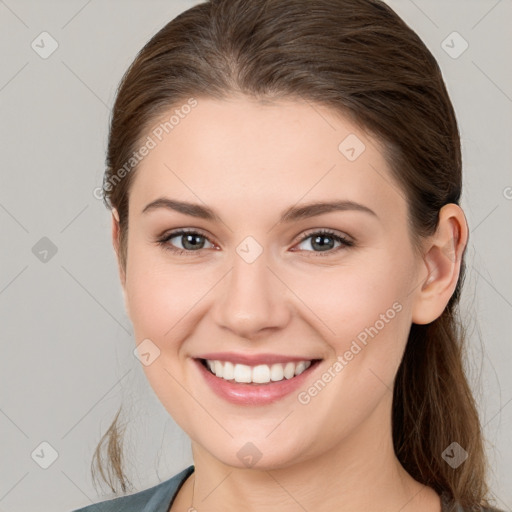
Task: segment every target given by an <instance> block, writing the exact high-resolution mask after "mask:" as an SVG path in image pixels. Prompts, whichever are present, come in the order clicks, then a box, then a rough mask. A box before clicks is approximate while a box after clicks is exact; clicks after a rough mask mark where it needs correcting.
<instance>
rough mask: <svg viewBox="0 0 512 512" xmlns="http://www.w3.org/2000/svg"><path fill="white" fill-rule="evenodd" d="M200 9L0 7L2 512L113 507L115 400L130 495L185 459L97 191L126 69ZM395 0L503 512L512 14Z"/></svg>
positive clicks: (509, 422) (511, 498)
mask: <svg viewBox="0 0 512 512" xmlns="http://www.w3.org/2000/svg"><path fill="white" fill-rule="evenodd" d="M194 3H196V2H194V1H184V0H182V1H177V0H172V1H171V0H167V1H152V2H143V1H142V0H139V1H135V0H131V1H128V0H122V1H121V0H108V1H105V0H104V1H100V0H89V1H87V0H67V1H55V0H54V1H36V0H33V1H27V0H0V48H1V50H0V51H1V54H2V60H1V63H2V65H1V69H0V108H1V125H0V130H1V132H0V141H1V156H2V162H1V171H0V177H1V178H0V179H1V182H0V222H1V237H2V238H1V239H2V251H1V261H0V311H1V321H0V333H1V343H2V345H1V347H2V355H1V358H0V361H1V362H0V365H1V389H2V394H1V403H0V432H1V437H0V442H1V450H2V451H1V459H2V467H1V473H0V512H16V511H26V510H32V509H34V510H39V511H52V512H59V511H62V512H65V511H69V510H71V509H73V508H77V507H78V506H83V505H86V504H89V503H92V502H96V501H99V500H100V499H106V498H107V497H110V495H109V494H108V493H107V491H108V489H106V488H105V493H104V494H102V495H100V496H98V494H97V493H96V491H95V489H94V487H93V485H92V481H91V478H90V474H89V466H90V461H91V457H92V453H93V450H94V448H95V446H96V444H97V443H98V441H99V439H100V437H101V435H102V434H103V433H104V432H105V430H106V428H107V427H108V426H109V425H110V422H111V420H112V419H113V415H114V413H115V412H116V411H117V408H118V406H119V404H120V403H121V402H124V403H125V404H127V405H128V406H129V407H131V409H130V411H129V412H130V414H129V417H131V418H132V419H131V422H130V423H129V425H128V427H127V442H126V448H127V449H126V454H127V457H128V460H127V470H128V474H129V476H130V479H131V480H132V482H133V483H134V485H135V487H136V488H137V489H143V488H147V487H150V486H152V485H155V484H156V483H158V482H159V481H161V480H164V479H167V478H169V477H170V476H172V475H173V474H175V473H176V472H177V471H179V470H181V469H182V468H184V467H185V466H186V465H188V464H190V463H191V462H192V459H191V456H190V447H189V442H188V438H187V437H186V435H185V434H184V433H183V432H182V431H181V430H180V429H179V428H178V427H177V426H176V425H175V423H174V422H173V421H172V419H171V418H170V417H169V415H168V414H167V412H166V411H165V409H164V408H163V406H161V404H160V402H159V401H158V399H157V398H156V396H154V393H153V391H152V389H151V388H150V386H149V384H148V383H147V381H146V379H145V376H144V373H143V371H142V368H141V366H140V363H139V361H138V360H137V359H136V358H135V357H134V355H133V352H132V351H133V349H134V346H135V345H134V340H133V338H132V328H131V324H130V321H129V319H128V317H127V316H126V313H125V311H124V305H123V299H122V292H121V287H120V284H119V282H118V273H117V267H116V263H115V259H114V252H113V249H112V246H111V240H110V214H109V212H108V211H107V210H106V209H105V208H104V206H103V204H102V202H101V201H99V200H98V199H96V198H95V197H94V195H93V190H94V189H95V188H96V187H98V186H100V184H101V179H102V173H103V166H104V152H105V147H106V137H107V128H108V120H109V113H110V106H111V105H112V102H113V99H114V93H115V89H116V87H117V84H118V82H119V79H120V78H121V76H122V73H123V72H124V71H125V69H126V68H127V67H128V65H129V64H130V62H131V61H132V59H133V58H134V56H135V54H136V52H137V51H138V50H139V49H140V48H141V47H142V45H143V44H144V43H145V42H146V41H147V40H148V39H149V38H150V37H151V36H152V35H153V34H154V33H155V32H156V31H157V30H158V29H159V28H161V27H162V26H163V25H164V24H165V23H166V22H167V21H169V20H170V19H171V18H173V17H174V16H175V15H177V14H178V13H179V12H180V11H182V10H184V9H186V8H188V7H190V6H192V5H193V4H194ZM389 3H390V5H391V6H392V7H393V8H394V9H395V10H396V11H397V12H398V14H400V15H401V16H402V17H403V18H404V19H405V21H406V22H407V23H409V24H410V25H411V26H412V28H413V29H414V30H416V31H417V32H418V34H419V35H420V37H422V39H423V40H424V41H425V42H426V44H427V45H428V46H429V48H430V49H431V51H432V52H433V53H434V55H435V56H436V57H437V59H438V61H439V63H440V66H441V68H442V70H443V74H444V76H445V80H446V82H447V85H448V89H449V91H450V93H451V95H452V99H453V103H454V106H455V110H456V112H457V115H458V120H459V123H460V129H461V135H462V142H463V157H464V171H465V189H464V196H463V202H462V206H463V208H464V210H465V212H466V216H467V219H468V222H469V227H470V239H469V248H468V252H467V256H468V260H467V261H468V274H467V279H466V285H465V289H464V294H463V306H464V311H463V312H464V318H465V319H466V322H467V324H468V326H469V329H468V330H469V333H470V344H469V348H468V355H469V371H470V376H471V382H472V385H473V387H474V389H475V393H476V396H477V398H478V401H479V407H480V411H481V415H482V423H483V425H484V431H485V435H486V439H487V442H488V448H489V457H490V463H491V468H492V474H491V478H492V480H491V484H492V489H493V491H494V492H495V494H496V497H497V503H498V505H499V506H500V507H501V508H502V509H504V510H512V477H511V473H512V436H511V432H512V428H511V427H512V403H511V402H512V372H511V371H510V369H511V367H512V365H511V363H512V343H511V335H510V324H509V322H510V318H511V315H512V272H511V266H510V262H511V261H512V232H511V226H512V222H511V221H512V173H511V168H510V164H511V161H512V158H511V156H512V155H511V145H512V144H511V135H512V126H511V124H512V123H511V119H512V116H511V113H512V112H511V111H512V73H511V67H510V48H511V42H512V41H511V40H512V36H511V31H510V28H509V27H510V23H511V21H512V3H511V1H510V0H501V1H496V0H492V1H491V0H489V1H487V0H472V1H470V0H458V1H440V0H437V1H432V0H429V1H426V0H415V1H412V0H389ZM43 31H46V32H48V33H49V34H51V37H52V38H53V39H54V40H56V41H57V43H58V48H57V49H56V51H55V52H54V53H53V54H51V55H50V56H48V57H47V58H45V59H43V58H42V57H41V56H40V53H37V52H36V51H35V50H34V49H33V48H32V47H31V43H32V41H34V40H35V43H34V44H39V48H38V51H39V52H42V51H43V50H44V51H48V50H49V49H51V41H50V39H48V36H41V37H44V38H46V39H44V42H43V43H41V37H39V35H40V34H41V32H43ZM454 31H456V32H458V33H459V34H460V35H461V36H462V38H463V40H465V41H467V43H468V45H469V46H468V48H467V49H466V51H464V52H463V53H462V54H461V55H459V56H457V58H454V56H456V54H457V53H459V52H460V51H461V50H462V49H463V47H464V46H463V45H464V41H463V40H462V39H460V38H459V37H458V36H453V35H452V36H450V37H448V36H449V35H450V34H452V32H454ZM447 37H448V39H447ZM443 41H445V43H443ZM43 44H44V48H42V46H43ZM450 52H451V55H449V53H450ZM43 237H47V238H48V239H49V240H50V241H51V244H53V245H51V244H49V242H48V240H43V241H41V239H42V238H43ZM34 246H35V249H34ZM52 247H54V249H53V250H55V248H56V249H57V252H56V253H55V254H53V252H52ZM44 250H47V251H48V252H47V253H45V252H44ZM41 443H48V444H43V445H41ZM52 454H53V458H55V456H57V458H56V459H55V460H54V461H53V460H52ZM50 463H51V464H50ZM41 465H43V466H45V465H48V467H47V469H43V467H41Z"/></svg>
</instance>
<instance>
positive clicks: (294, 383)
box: [194, 359, 320, 405]
mask: <svg viewBox="0 0 512 512" xmlns="http://www.w3.org/2000/svg"><path fill="white" fill-rule="evenodd" d="M194 362H195V363H196V365H197V366H198V368H199V371H200V373H201V375H202V376H203V378H204V379H205V381H206V383H207V384H208V385H209V386H210V388H211V389H212V390H213V392H214V393H216V394H217V395H218V396H220V397H221V398H223V399H224V400H227V401H228V402H231V403H233V404H236V405H266V404H271V403H273V402H277V401H278V400H280V399H281V398H284V397H285V396H287V395H289V394H291V393H293V392H294V391H297V390H298V389H299V388H300V387H301V386H304V383H305V381H306V379H307V378H308V377H309V375H310V374H311V371H312V370H314V369H315V368H316V367H317V366H318V364H319V363H320V361H314V362H312V363H311V365H310V366H309V367H308V368H306V370H304V371H303V372H302V373H301V374H300V375H297V376H295V377H293V378H291V379H283V380H280V381H277V382H273V381H270V382H269V383H267V384H248V383H238V382H234V381H227V380H224V379H222V378H220V377H217V376H216V375H214V374H213V373H211V372H210V371H209V370H207V369H206V368H205V366H204V365H203V364H202V363H201V361H199V360H198V359H194Z"/></svg>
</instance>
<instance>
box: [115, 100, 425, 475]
mask: <svg viewBox="0 0 512 512" xmlns="http://www.w3.org/2000/svg"><path fill="white" fill-rule="evenodd" d="M174 111H175V109H172V111H170V112H169V115H167V116H165V119H164V120H163V121H162V123H163V122H165V120H167V121H168V120H169V118H170V116H171V115H173V113H174ZM184 111H186V112H189V111H190V112H189V113H188V114H186V115H185V114H183V112H184ZM181 112H182V114H181V116H179V122H177V123H176V124H174V125H173V126H172V128H169V126H171V125H166V128H167V132H166V130H165V129H163V128H162V126H163V125H160V126H159V123H157V124H156V125H155V129H154V130H153V131H152V132H151V133H148V134H146V135H145V136H144V137H143V142H144V143H146V146H147V147H148V148H149V149H148V151H147V152H146V153H147V155H146V156H145V157H144V158H143V159H142V161H141V162H140V164H139V168H138V170H137V173H136V175H135V176H134V178H135V179H134V182H133V184H132V188H131V190H130V203H129V235H128V245H127V267H126V274H125V281H124V283H123V285H124V289H125V299H126V306H127V310H128V313H129V316H130V318H131V320H132V322H133V327H134V332H135V338H136V343H137V345H139V344H141V343H142V344H141V345H140V353H141V357H142V361H143V363H144V364H143V368H144V371H145V373H146V376H147V378H148V379H149V382H150V384H151V386H152V388H153V389H154V391H155V393H156V394H157V396H158V398H159V399H160V401H161V402H162V404H163V405H164V407H165V408H166V409H167V410H168V412H169V413H170V414H171V415H172V417H173V418H174V419H175V421H176V422H177V423H178V424H179V425H180V426H181V427H182V428H183V430H184V431H185V432H186V433H187V434H188V435H189V436H190V438H191V439H192V441H193V444H194V447H195V449H197V450H199V451H201V452H202V453H203V454H205V456H207V457H212V456H213V457H214V458H215V459H217V460H218V461H220V462H222V463H225V464H229V465H232V466H237V467H246V466H252V465H253V464H256V466H257V467H262V468H263V467H264V468H275V467H279V466H281V467H284V466H287V465H290V464H292V463H298V462H302V461H305V460H306V459H310V458H312V457H315V456H321V455H322V456H325V455H326V454H333V455H334V454H336V453H337V454H339V453H340V452H339V450H344V453H345V454H347V453H348V452H349V451H350V450H356V449H358V450H361V449H362V448H361V447H362V446H366V445H365V443H364V441H365V440H371V443H367V445H368V446H370V445H372V443H375V442H379V440H380V439H382V438H383V437H384V436H389V422H390V416H389V414H390V408H391V399H392V392H391V390H392V387H393V379H394V376H395V374H396V371H397V368H398V365H399V363H400V359H401V356H402V353H403V351H404V348H405V344H406V340H407V335H408V333H409V329H410V326H411V322H412V321H413V314H412V311H413V303H414V299H415V296H416V293H417V290H418V285H419V284H420V279H421V275H423V274H422V269H423V270H424V267H422V262H421V259H420V260H419V259H418V257H417V256H415V254H414V253H413V249H412V245H411V241H410V238H409V235H408V228H407V208H406V202H405V198H404V195H403V193H402V191H401V190H400V189H399V187H398V186H397V185H396V184H395V183H394V182H393V180H392V178H391V174H390V170H389V167H388V165H387V164H386V162H385V160H384V158H383V156H382V154H381V152H380V150H379V148H378V146H377V145H376V143H375V141H372V140H371V139H370V138H369V137H368V136H367V135H366V134H365V133H364V132H362V131H361V130H360V129H358V128H356V126H355V125H353V124H351V123H350V122H349V121H348V120H347V119H345V118H342V117H340V116H339V115H334V114H333V113H332V112H331V111H329V110H328V109H326V108H324V107H320V106H318V105H314V104H310V103H305V102H299V101H292V100H289V101H283V100H280V101H279V102H277V103H274V104H262V103H259V102H257V101H256V100H253V99H248V98H246V97H232V98H230V99H229V100H226V101H220V100H213V99H206V98H198V99H197V106H195V108H191V109H183V110H182V111H181ZM174 121H176V119H175V120H174ZM147 136H149V137H150V139H151V140H150V139H148V138H147ZM164 198H165V199H168V200H169V201H176V202H178V201H179V202H183V203H190V205H191V206H190V207H189V208H188V213H187V211H186V210H185V209H182V211H177V210H175V209H172V208H170V207H166V206H163V204H164V203H163V202H161V203H160V206H158V204H156V205H154V206H153V207H149V208H148V205H150V204H151V203H153V202H154V201H156V200H158V199H164ZM314 203H338V206H339V208H330V207H329V208H328V207H318V206H317V207H316V208H314V207H310V206H309V205H311V204H314ZM205 211H208V212H210V213H212V215H211V218H207V216H206V215H204V212H205ZM183 229H184V230H187V231H191V232H193V233H194V234H193V235H190V233H189V234H188V235H187V234H185V235H184V234H178V233H179V231H180V230H183ZM325 230H327V231H328V232H329V233H327V234H326V233H322V232H323V231H325ZM172 232H175V234H171V233H172ZM338 237H341V238H338ZM164 239H166V241H162V242H161V243H159V242H158V241H159V240H164ZM343 239H345V240H346V242H343V241H342V240H343ZM174 250H175V251H176V252H174ZM180 250H182V251H185V252H184V253H181V254H180V253H179V252H178V251H180ZM201 359H210V360H212V361H213V360H217V361H221V363H212V364H213V369H214V371H219V372H220V371H222V372H224V375H225V377H226V379H224V378H221V377H217V376H215V375H213V374H212V373H211V372H210V371H209V370H208V369H206V367H205V366H203V364H202V363H201V362H200V360H201ZM301 360H302V361H308V362H309V361H313V363H312V364H311V365H310V366H309V367H308V368H307V369H306V370H305V371H304V372H303V373H300V370H301V369H303V367H304V365H300V364H296V363H297V362H298V361H301ZM241 363H246V364H244V365H242V366H239V367H237V366H236V365H237V364H241ZM265 363H267V364H265ZM279 363H283V364H282V365H280V364H279ZM306 366H307V364H306ZM255 367H258V368H257V369H256V370H254V368H255ZM296 370H297V373H298V374H299V375H297V376H295V377H292V374H294V373H295V372H296ZM269 376H270V378H271V379H275V380H271V381H270V382H267V383H265V381H266V380H268V379H269ZM233 377H236V379H237V380H241V381H247V380H249V379H250V380H252V379H254V380H261V381H263V382H262V383H250V382H238V383H237V382H235V381H234V380H233ZM363 449H364V448H363Z"/></svg>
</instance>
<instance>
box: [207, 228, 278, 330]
mask: <svg viewBox="0 0 512 512" xmlns="http://www.w3.org/2000/svg"><path fill="white" fill-rule="evenodd" d="M269 254H270V253H269V252H268V251H265V250H264V248H263V247H262V246H261V245H260V244H259V243H258V242H257V241H256V240H255V239H254V238H253V237H247V238H246V239H244V240H243V241H242V242H241V243H240V244H239V245H238V246H237V247H236V249H235V252H234V254H233V258H232V270H231V272H229V274H228V275H227V276H226V278H225V282H224V285H223V287H222V293H221V296H220V297H219V298H218V299H217V300H216V308H215V311H216V314H215V315H216V318H215V320H216V321H217V322H218V324H219V325H220V326H222V327H225V328H228V329H230V330H232V331H233V332H235V333H236V334H237V335H238V336H243V337H247V338H250V337H251V336H254V335H255V334H257V333H258V332H259V331H261V330H262V329H265V328H270V327H272V328H276V327H283V326H284V325H285V324H286V322H287V321H288V310H287V305H286V302H285V299H284V292H283V290H282V288H283V286H284V285H283V284H282V283H280V282H279V280H278V279H277V278H276V277H275V276H274V274H273V272H272V271H271V270H270V269H269V266H270V265H271V261H269V260H270V258H269V257H268V255H269Z"/></svg>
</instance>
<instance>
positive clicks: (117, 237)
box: [112, 208, 126, 290]
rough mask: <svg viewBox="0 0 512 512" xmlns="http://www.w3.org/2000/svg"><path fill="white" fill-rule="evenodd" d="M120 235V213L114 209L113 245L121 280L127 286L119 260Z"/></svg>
mask: <svg viewBox="0 0 512 512" xmlns="http://www.w3.org/2000/svg"><path fill="white" fill-rule="evenodd" d="M120 233H121V229H120V226H119V213H118V212H117V209H116V208H112V245H113V246H114V250H115V252H116V258H117V267H118V270H119V278H120V280H121V285H122V286H123V290H124V286H125V282H126V275H125V273H124V271H123V268H122V266H121V260H120V258H119V247H120Z"/></svg>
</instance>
